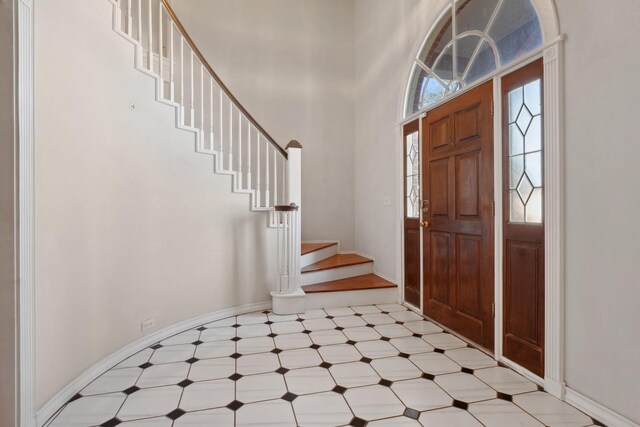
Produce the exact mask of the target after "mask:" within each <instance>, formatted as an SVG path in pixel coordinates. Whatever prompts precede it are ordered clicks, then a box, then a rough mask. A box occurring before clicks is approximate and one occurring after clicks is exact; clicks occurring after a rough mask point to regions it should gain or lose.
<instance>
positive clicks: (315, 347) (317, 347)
mask: <svg viewBox="0 0 640 427" xmlns="http://www.w3.org/2000/svg"><path fill="white" fill-rule="evenodd" d="M309 348H312V349H314V350H317V349H319V348H320V346H319V345H318V344H311V345H310V346H309Z"/></svg>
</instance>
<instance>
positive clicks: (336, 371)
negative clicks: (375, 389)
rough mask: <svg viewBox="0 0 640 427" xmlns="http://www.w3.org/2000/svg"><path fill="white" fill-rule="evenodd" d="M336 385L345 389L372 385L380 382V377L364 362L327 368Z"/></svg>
mask: <svg viewBox="0 0 640 427" xmlns="http://www.w3.org/2000/svg"><path fill="white" fill-rule="evenodd" d="M329 371H331V375H332V376H333V378H334V379H335V381H336V383H337V384H338V385H341V386H342V387H347V388H353V387H360V386H363V385H373V384H377V383H378V381H380V375H378V373H377V372H376V371H374V370H373V368H372V367H371V365H369V364H368V363H364V362H352V363H341V364H339V365H333V366H332V367H331V368H329Z"/></svg>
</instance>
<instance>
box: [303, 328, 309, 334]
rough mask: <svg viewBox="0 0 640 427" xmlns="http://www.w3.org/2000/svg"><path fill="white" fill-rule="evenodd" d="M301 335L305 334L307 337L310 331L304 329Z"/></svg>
mask: <svg viewBox="0 0 640 427" xmlns="http://www.w3.org/2000/svg"><path fill="white" fill-rule="evenodd" d="M302 333H303V334H307V335H309V334H310V333H311V331H310V330H308V329H305V330H304V331H302Z"/></svg>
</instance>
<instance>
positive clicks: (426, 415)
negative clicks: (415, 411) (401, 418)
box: [420, 407, 483, 427]
mask: <svg viewBox="0 0 640 427" xmlns="http://www.w3.org/2000/svg"><path fill="white" fill-rule="evenodd" d="M420 424H422V425H423V426H438V427H483V426H482V424H480V422H478V420H476V419H475V418H473V415H471V414H469V413H468V412H467V411H464V410H462V409H458V408H453V407H451V408H444V409H438V410H436V411H429V412H423V413H422V414H421V415H420Z"/></svg>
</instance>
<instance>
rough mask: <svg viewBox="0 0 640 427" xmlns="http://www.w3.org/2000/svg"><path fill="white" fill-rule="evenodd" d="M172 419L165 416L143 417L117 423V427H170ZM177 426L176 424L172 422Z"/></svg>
mask: <svg viewBox="0 0 640 427" xmlns="http://www.w3.org/2000/svg"><path fill="white" fill-rule="evenodd" d="M172 424H173V421H172V420H170V419H169V418H167V417H154V418H145V419H142V420H133V421H127V422H124V423H122V424H118V426H119V427H171V425H172ZM173 425H174V426H177V424H173Z"/></svg>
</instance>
